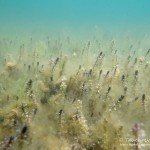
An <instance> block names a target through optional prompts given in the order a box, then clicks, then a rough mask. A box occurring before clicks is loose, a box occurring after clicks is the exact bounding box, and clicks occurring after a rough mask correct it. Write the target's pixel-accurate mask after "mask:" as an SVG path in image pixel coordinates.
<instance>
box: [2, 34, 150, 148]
mask: <svg viewBox="0 0 150 150" xmlns="http://www.w3.org/2000/svg"><path fill="white" fill-rule="evenodd" d="M133 43H134V44H133V45H132V43H131V42H124V43H121V42H120V41H118V42H117V41H115V40H113V41H112V40H111V41H110V40H108V41H103V40H101V39H97V38H93V39H91V40H89V41H78V42H76V41H74V40H72V39H71V37H66V38H63V39H61V38H58V39H53V38H50V37H47V38H46V39H44V40H40V41H38V40H34V39H32V38H31V39H28V40H26V42H22V41H21V40H20V41H19V39H11V40H10V39H1V40H0V149H3V150H8V149H12V150H29V149H31V150H130V149H131V150H132V149H134V150H141V149H146V150H147V149H148V148H149V147H148V144H150V126H149V124H150V120H149V115H150V77H149V75H150V64H149V63H150V62H149V60H150V49H149V48H147V45H146V46H145V45H144V44H141V43H140V42H138V44H137V43H136V42H133ZM149 146H150V145H149Z"/></svg>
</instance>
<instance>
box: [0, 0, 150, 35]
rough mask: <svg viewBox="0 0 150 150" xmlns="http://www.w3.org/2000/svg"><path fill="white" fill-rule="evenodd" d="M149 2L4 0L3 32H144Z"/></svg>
mask: <svg viewBox="0 0 150 150" xmlns="http://www.w3.org/2000/svg"><path fill="white" fill-rule="evenodd" d="M149 6H150V1H149V0H0V32H1V34H11V35H12V34H16V33H18V34H22V33H26V34H27V33H31V34H35V33H38V32H39V33H43V34H44V33H47V31H56V32H58V31H59V32H62V31H64V30H65V31H69V32H70V31H71V32H72V31H85V32H87V31H89V30H90V31H93V29H95V28H100V29H102V30H103V29H105V30H107V31H109V32H110V31H111V32H112V31H115V32H116V31H117V32H118V31H133V32H135V33H137V32H140V33H143V34H144V33H147V32H148V31H149V30H148V29H149V24H150V18H149V16H150V9H149ZM81 34H82V33H81Z"/></svg>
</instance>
